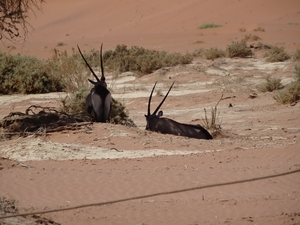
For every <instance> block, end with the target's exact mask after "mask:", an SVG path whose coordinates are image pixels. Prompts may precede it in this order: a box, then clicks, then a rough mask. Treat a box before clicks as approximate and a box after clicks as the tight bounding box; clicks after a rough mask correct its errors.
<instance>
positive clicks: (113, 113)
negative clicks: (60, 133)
mask: <svg viewBox="0 0 300 225" xmlns="http://www.w3.org/2000/svg"><path fill="white" fill-rule="evenodd" d="M89 93H90V90H89V89H86V88H82V89H79V91H77V92H75V93H69V94H68V95H67V96H66V97H65V98H62V99H61V106H60V111H61V112H65V113H68V114H81V115H82V120H84V121H91V117H90V116H89V115H88V113H87V111H86V103H85V102H86V98H87V96H88V94H89ZM109 122H110V123H113V124H122V125H127V126H136V125H135V124H134V122H133V121H132V120H131V119H130V118H129V115H128V113H127V111H126V109H125V106H123V105H122V103H120V102H118V101H117V100H115V99H112V101H111V110H110V117H109Z"/></svg>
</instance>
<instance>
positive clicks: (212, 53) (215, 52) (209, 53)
mask: <svg viewBox="0 0 300 225" xmlns="http://www.w3.org/2000/svg"><path fill="white" fill-rule="evenodd" d="M203 55H204V58H206V59H209V60H214V59H217V58H222V57H225V56H226V52H225V51H223V50H220V49H218V48H211V49H209V50H206V51H204V52H203Z"/></svg>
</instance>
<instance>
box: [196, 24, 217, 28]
mask: <svg viewBox="0 0 300 225" xmlns="http://www.w3.org/2000/svg"><path fill="white" fill-rule="evenodd" d="M217 27H222V25H220V24H215V23H205V24H202V25H201V26H199V27H198V29H210V28H217Z"/></svg>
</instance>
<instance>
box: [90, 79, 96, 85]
mask: <svg viewBox="0 0 300 225" xmlns="http://www.w3.org/2000/svg"><path fill="white" fill-rule="evenodd" d="M88 80H89V82H91V83H92V84H93V85H96V84H97V82H95V81H93V80H91V79H88Z"/></svg>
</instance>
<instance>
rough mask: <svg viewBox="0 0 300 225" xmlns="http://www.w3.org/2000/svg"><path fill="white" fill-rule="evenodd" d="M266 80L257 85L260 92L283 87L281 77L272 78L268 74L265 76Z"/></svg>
mask: <svg viewBox="0 0 300 225" xmlns="http://www.w3.org/2000/svg"><path fill="white" fill-rule="evenodd" d="M265 80H266V82H265V83H263V84H260V85H258V86H257V89H258V90H259V91H260V92H272V91H275V90H279V89H282V88H283V85H282V83H281V79H280V78H272V77H271V76H270V75H268V76H267V77H266V78H265Z"/></svg>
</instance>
